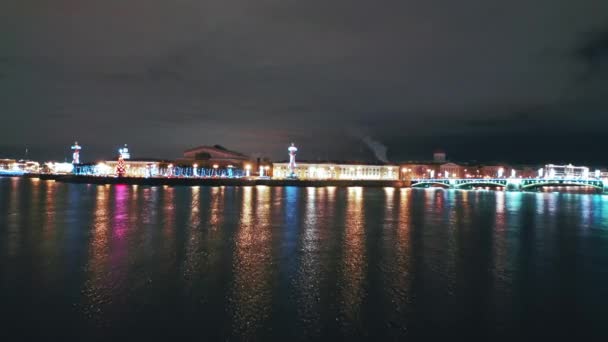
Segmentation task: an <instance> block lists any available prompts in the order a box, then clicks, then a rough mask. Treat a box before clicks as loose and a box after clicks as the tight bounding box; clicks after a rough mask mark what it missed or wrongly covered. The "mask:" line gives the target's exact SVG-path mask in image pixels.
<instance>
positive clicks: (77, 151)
mask: <svg viewBox="0 0 608 342" xmlns="http://www.w3.org/2000/svg"><path fill="white" fill-rule="evenodd" d="M81 149H82V147H81V146H80V145H78V141H76V142H74V145H72V151H74V152H73V153H72V164H80V150H81Z"/></svg>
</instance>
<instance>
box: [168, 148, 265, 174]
mask: <svg viewBox="0 0 608 342" xmlns="http://www.w3.org/2000/svg"><path fill="white" fill-rule="evenodd" d="M176 163H178V164H189V165H192V164H197V165H198V166H199V167H214V166H217V167H219V168H226V167H235V168H242V169H244V168H245V167H246V166H247V165H249V166H250V167H252V166H255V165H253V163H252V161H251V160H250V158H249V157H248V156H246V155H244V154H242V153H239V152H235V151H231V150H228V149H226V148H225V147H223V146H220V145H214V146H199V147H195V148H192V149H189V150H186V151H184V156H183V158H181V159H179V160H176Z"/></svg>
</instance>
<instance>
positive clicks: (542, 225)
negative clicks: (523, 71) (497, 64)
mask: <svg viewBox="0 0 608 342" xmlns="http://www.w3.org/2000/svg"><path fill="white" fill-rule="evenodd" d="M0 295H1V299H2V301H1V303H0V312H1V314H2V322H1V324H0V337H4V338H2V340H4V341H9V340H22V339H23V338H25V337H33V336H39V337H41V339H44V340H53V339H54V338H56V337H68V338H70V339H77V340H91V339H100V340H109V338H124V337H130V338H131V339H133V338H134V339H136V340H144V339H149V338H155V339H158V338H164V337H167V338H169V337H171V338H176V337H184V338H185V340H191V339H192V340H194V339H196V340H264V341H269V340H277V341H286V340H308V339H325V340H346V339H348V340H355V339H376V340H403V338H404V337H414V338H419V339H429V338H436V337H444V338H447V339H448V340H458V338H461V337H471V338H488V339H489V338H491V339H501V338H517V337H526V338H529V337H540V338H546V337H558V336H562V337H563V336H565V335H572V334H576V335H579V336H585V335H593V336H595V337H596V338H599V339H600V340H605V338H606V339H608V325H607V324H608V196H606V195H594V194H557V193H516V192H490V191H452V190H451V191H445V190H438V189H431V190H410V189H382V188H380V189H371V188H366V189H364V188H345V189H342V188H292V187H287V188H280V187H277V188H269V187H242V188H239V187H209V188H205V187H192V188H191V187H175V188H172V187H164V188H163V187H142V186H139V187H137V186H121V185H117V186H96V185H78V184H61V183H54V182H52V181H40V180H35V179H18V178H0ZM14 334H17V335H14ZM9 335H10V336H18V337H19V338H18V339H7V338H6V337H8V336H9ZM167 340H172V339H167Z"/></svg>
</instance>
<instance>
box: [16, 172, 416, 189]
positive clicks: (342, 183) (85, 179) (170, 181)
mask: <svg viewBox="0 0 608 342" xmlns="http://www.w3.org/2000/svg"><path fill="white" fill-rule="evenodd" d="M26 177H31V178H40V179H43V180H54V181H57V182H64V183H79V184H102V185H103V184H128V185H148V186H162V185H168V186H254V185H265V186H298V187H323V186H335V187H352V186H361V187H376V188H377V187H395V188H402V187H407V186H408V185H409V184H406V182H403V181H390V180H386V181H369V180H294V179H289V180H288V179H257V178H177V177H176V178H155V177H153V178H141V177H120V178H118V177H97V176H77V175H50V174H39V175H32V174H28V175H27V176H26Z"/></svg>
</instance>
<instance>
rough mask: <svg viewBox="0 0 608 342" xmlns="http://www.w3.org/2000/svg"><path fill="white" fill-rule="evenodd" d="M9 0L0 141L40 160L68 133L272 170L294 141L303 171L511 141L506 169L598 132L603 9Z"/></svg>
mask: <svg viewBox="0 0 608 342" xmlns="http://www.w3.org/2000/svg"><path fill="white" fill-rule="evenodd" d="M9 2H11V1H9ZM9 2H4V3H3V4H1V5H0V32H1V33H0V99H1V100H2V101H0V112H2V113H16V115H15V116H11V117H10V118H8V119H6V120H3V126H4V127H8V129H7V133H6V134H4V135H3V136H0V145H6V146H8V145H10V146H23V145H26V144H28V145H37V146H38V147H36V146H32V147H31V148H30V151H32V153H34V151H36V148H39V150H40V151H42V150H45V151H47V152H44V154H45V155H48V157H57V156H59V157H60V156H62V155H63V154H64V152H65V151H64V150H65V149H66V148H67V146H69V144H70V142H71V141H73V140H76V139H77V140H78V141H79V142H82V143H83V144H84V145H85V150H83V155H85V156H86V155H87V154H86V152H87V151H88V152H89V153H90V154H89V156H90V155H93V156H103V155H108V154H112V153H113V149H114V147H115V146H119V145H120V144H122V143H129V146H131V147H132V149H133V150H134V151H138V152H139V153H141V154H144V155H148V156H151V155H157V154H158V155H159V156H160V157H174V156H176V155H179V154H180V151H181V150H182V149H184V148H187V147H189V146H193V145H200V144H222V145H224V146H228V147H230V148H232V149H237V150H242V151H244V152H249V153H262V154H267V155H269V156H271V157H274V158H284V157H285V149H286V146H287V144H288V143H290V142H291V141H295V142H296V143H297V144H298V145H299V146H300V151H301V154H302V155H304V156H306V157H307V158H308V159H318V158H322V159H339V158H345V159H350V158H353V157H357V158H359V157H369V158H373V155H372V154H371V153H370V152H369V151H367V150H366V148H365V144H363V143H362V142H361V139H360V138H354V137H353V136H352V134H351V133H352V131H353V130H355V131H360V132H364V135H363V136H368V137H372V138H373V140H375V141H378V142H379V143H381V144H383V145H386V146H387V148H388V157H389V158H392V159H412V158H413V157H415V156H425V155H428V154H429V153H430V152H431V151H432V150H433V149H435V148H443V149H445V150H447V151H448V153H450V151H451V150H452V149H453V150H454V153H452V154H456V155H458V156H459V157H462V158H465V159H466V158H467V155H466V153H461V152H460V151H469V153H470V155H471V158H473V157H475V158H481V157H483V158H489V157H491V156H492V153H493V152H494V151H496V150H499V147H500V146H502V145H501V144H502V142H501V141H498V140H497V139H491V137H503V138H502V139H508V140H515V139H517V140H518V141H519V142H518V144H521V146H527V148H525V151H523V152H518V153H512V154H511V155H509V153H505V154H504V155H502V157H504V158H507V159H513V160H517V159H531V158H535V157H538V156H540V155H542V154H547V155H551V153H552V152H551V153H550V152H547V151H546V150H543V149H545V148H553V149H555V150H560V149H561V150H563V151H567V150H568V148H567V147H568V146H567V145H569V144H571V138H572V139H577V137H580V136H584V132H585V130H587V129H589V128H590V127H592V128H593V129H594V130H596V131H597V130H600V131H601V127H606V125H607V124H608V116H607V115H606V110H608V100H606V99H608V97H606V96H605V95H607V94H606V89H608V84H607V83H608V80H607V79H608V74H607V73H606V58H607V57H606V55H607V52H606V51H607V50H606V46H607V43H606V42H607V37H608V35H607V34H606V30H604V29H602V28H605V27H607V26H606V25H608V3H607V2H605V1H593V0H583V1H576V2H573V1H567V0H538V1H534V2H530V1H524V0H514V1H510V2H503V1H491V0H490V1H488V0H485V1H482V0H464V1H437V0H427V1H403V0H402V1H397V0H387V1H377V2H373V1H363V0H349V1H347V0H336V1H320V0H309V1H296V0H287V1H285V0H282V1H277V0H262V1H254V2H252V1H247V0H224V1H197V0H176V1H170V2H168V1H160V0H145V1H144V0H134V1H128V2H126V1H118V0H106V1H94V0H81V1H71V0H57V1H53V2H52V3H51V2H48V3H42V4H41V3H39V2H36V1H31V0H22V1H13V2H11V3H9ZM573 57H574V58H573ZM555 132H558V133H555ZM560 132H562V133H560ZM599 133H601V132H599ZM599 133H598V134H599ZM559 134H563V135H564V138H563V139H557V137H558V136H559ZM566 134H571V135H568V136H566ZM535 136H546V137H551V139H554V140H553V144H550V145H547V146H545V145H542V146H543V148H542V149H541V148H540V147H538V146H540V145H541V144H539V143H538V142H537V140H538V139H536V138H535ZM577 141H581V142H583V141H587V139H579V140H577ZM599 145H601V143H599V144H598V143H596V144H591V145H590V146H585V147H584V148H587V149H589V150H590V151H596V152H599V151H600V150H603V149H604V148H605V147H606V146H605V144H603V145H604V146H599ZM518 146H519V145H518ZM43 147H44V148H43ZM364 150H366V151H364ZM53 151H56V152H53ZM106 151H107V152H106ZM506 151H507V152H508V149H506ZM522 153H523V154H522ZM569 153H572V155H568V156H565V158H569V157H570V158H576V151H572V152H569ZM590 155H591V156H592V157H593V156H596V157H594V158H596V159H597V158H598V157H597V156H598V155H599V154H598V153H595V154H593V153H591V154H590Z"/></svg>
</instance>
